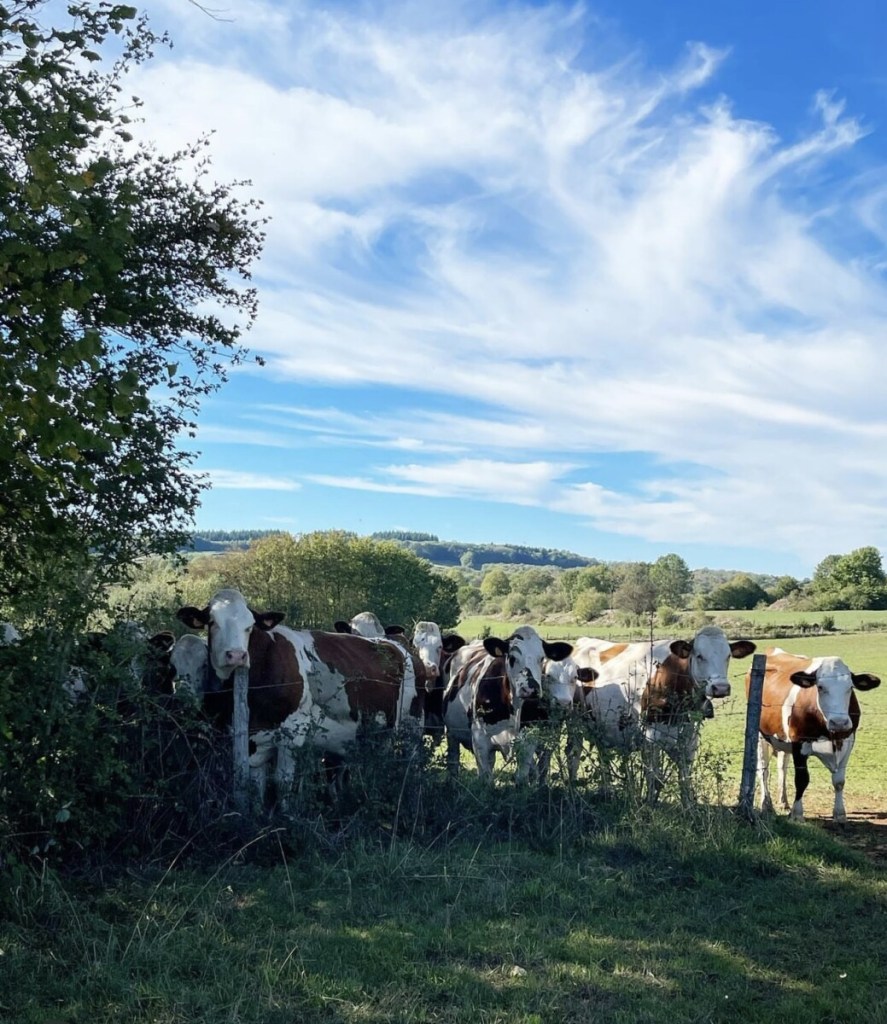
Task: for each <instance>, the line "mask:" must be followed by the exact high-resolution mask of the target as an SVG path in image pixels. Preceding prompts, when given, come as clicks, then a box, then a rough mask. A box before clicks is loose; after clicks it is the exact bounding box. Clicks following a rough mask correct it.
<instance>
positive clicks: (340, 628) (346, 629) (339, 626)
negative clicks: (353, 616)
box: [333, 619, 354, 633]
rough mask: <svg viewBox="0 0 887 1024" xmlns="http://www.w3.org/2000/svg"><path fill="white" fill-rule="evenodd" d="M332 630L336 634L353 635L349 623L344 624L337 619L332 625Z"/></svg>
mask: <svg viewBox="0 0 887 1024" xmlns="http://www.w3.org/2000/svg"><path fill="white" fill-rule="evenodd" d="M333 629H334V630H335V631H336V632H337V633H353V632H354V630H353V629H352V628H351V623H350V622H346V621H345V620H344V619H337V620H336V621H335V622H334V623H333Z"/></svg>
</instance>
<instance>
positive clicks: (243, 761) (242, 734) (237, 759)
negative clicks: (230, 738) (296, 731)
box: [233, 668, 250, 812]
mask: <svg viewBox="0 0 887 1024" xmlns="http://www.w3.org/2000/svg"><path fill="white" fill-rule="evenodd" d="M248 693H249V669H248V668H238V669H235V671H234V723H233V724H234V803H235V804H236V805H237V807H238V808H239V809H240V810H241V811H244V812H245V811H247V810H248V809H249V805H250V779H249V703H248V701H247V695H248Z"/></svg>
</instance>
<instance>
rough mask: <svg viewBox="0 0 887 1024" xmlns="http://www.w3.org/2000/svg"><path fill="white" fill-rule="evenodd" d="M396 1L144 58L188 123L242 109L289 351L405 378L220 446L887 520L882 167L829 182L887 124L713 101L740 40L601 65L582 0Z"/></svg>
mask: <svg viewBox="0 0 887 1024" xmlns="http://www.w3.org/2000/svg"><path fill="white" fill-rule="evenodd" d="M180 6H181V5H178V4H174V5H169V6H168V7H167V8H166V10H168V12H169V16H170V17H172V18H186V19H187V20H188V21H189V22H193V21H194V18H195V15H194V12H193V11H187V13H185V14H183V13H182V11H181V10H180ZM184 7H185V8H187V7H188V5H184ZM371 10H373V9H372V8H360V11H365V12H366V11H371ZM373 14H374V16H373V17H370V16H368V15H361V13H359V11H357V12H356V11H355V10H353V9H351V8H349V7H345V6H343V7H341V8H339V9H336V8H327V9H320V8H317V7H315V6H314V5H310V4H303V5H293V6H288V7H285V6H282V5H281V6H277V5H274V4H250V5H249V7H248V8H244V7H240V6H239V7H238V9H237V11H236V15H237V19H238V20H237V24H236V27H234V28H232V27H231V26H230V25H227V26H226V25H225V24H224V23H219V24H215V23H214V24H210V25H207V24H204V23H201V24H202V27H203V29H204V32H203V33H202V34H200V33H197V34H195V33H193V32H189V33H187V34H186V39H185V40H184V41H185V42H186V44H187V43H189V42H190V44H191V51H190V52H189V53H188V54H187V56H186V57H185V58H184V59H182V58H179V57H178V56H177V55H176V51H174V52H173V56H172V58H171V59H169V60H167V59H164V60H163V61H162V62H158V63H156V64H155V65H153V66H149V68H148V69H147V70H145V71H142V72H140V73H139V74H138V76H137V82H136V83H135V84H136V90H137V91H138V92H139V93H140V94H141V95H142V96H143V97H144V99H145V101H146V116H147V120H148V124H149V125H150V129H151V131H152V134H154V135H155V136H157V137H158V138H159V141H160V143H161V144H162V145H164V146H165V147H167V148H168V147H170V146H172V145H173V144H176V143H180V142H182V141H184V140H185V139H188V138H193V137H195V136H196V135H198V134H200V133H201V132H202V131H205V130H206V129H208V128H215V129H216V130H217V134H216V136H215V137H214V140H213V146H212V151H213V154H214V167H215V170H216V172H217V174H218V175H219V176H220V177H223V178H242V177H248V178H251V179H253V181H254V182H255V192H256V193H257V194H258V195H261V196H262V197H263V198H264V199H265V200H266V203H267V208H268V212H269V213H270V215H271V217H272V222H271V224H270V226H269V230H268V246H267V255H266V258H265V260H264V262H263V263H262V265H261V266H260V267H259V268H258V275H257V277H258V280H259V282H260V286H261V288H262V307H261V312H260V319H259V322H258V324H257V327H256V329H255V331H254V333H253V335H252V336H251V338H250V339H249V341H250V344H251V346H252V347H254V348H255V349H257V350H259V351H261V352H263V353H264V354H265V355H266V356H267V358H268V372H269V373H270V374H272V375H273V376H274V377H275V378H278V379H287V380H290V381H292V382H293V383H294V385H295V386H302V385H305V384H310V385H313V386H317V385H319V386H324V387H331V388H332V387H347V388H349V389H354V390H357V389H366V388H372V389H378V388H381V387H384V388H388V389H391V394H392V399H391V401H390V402H388V403H386V406H385V409H384V411H382V412H378V411H375V412H372V413H365V412H361V413H358V412H355V411H354V410H353V409H352V406H351V403H350V402H343V403H342V407H341V408H336V407H332V408H331V407H330V406H329V401H330V399H329V397H328V395H327V393H326V392H323V393H322V398H321V399H319V405H320V406H321V407H320V408H317V409H312V408H308V400H307V398H305V396H304V395H303V394H300V397H299V400H298V401H297V402H296V403H294V405H295V406H297V408H294V409H289V410H287V409H284V408H279V407H277V408H271V407H268V406H267V405H266V406H265V407H255V408H253V409H251V410H243V411H242V414H243V417H244V419H245V420H250V419H251V420H252V423H250V425H244V423H243V422H241V423H238V424H235V425H232V424H228V425H226V426H224V427H222V426H216V425H214V424H208V425H204V426H202V427H201V438H202V439H206V440H225V439H229V440H232V441H235V442H236V441H242V442H244V443H252V444H259V445H266V444H268V445H270V444H275V443H277V444H281V443H283V442H282V441H280V440H278V441H276V442H275V438H277V437H278V436H282V437H288V436H289V434H288V433H287V432H298V433H301V434H304V433H305V432H306V431H307V432H308V433H310V434H312V435H313V436H314V437H315V439H317V440H318V441H319V442H320V443H322V444H324V445H327V446H329V447H336V446H345V445H354V446H357V447H361V448H364V449H368V450H372V449H376V448H390V449H391V450H393V451H397V450H401V451H408V452H410V457H411V459H413V461H411V463H410V464H409V465H396V464H395V465H384V466H376V467H373V466H367V468H366V470H365V471H364V472H361V473H359V474H353V473H346V472H342V473H336V472H334V471H332V472H325V473H323V474H314V475H313V476H312V479H313V480H314V481H315V482H318V481H319V482H323V483H325V484H327V485H331V486H339V487H348V488H358V489H371V490H376V491H379V492H383V491H384V492H392V493H418V494H426V495H441V494H447V495H456V496H459V497H471V498H487V499H491V500H497V501H505V502H514V503H518V504H528V503H529V504H532V503H537V504H540V505H545V506H547V507H551V508H553V509H556V510H559V511H563V512H567V513H569V514H571V515H575V516H578V517H581V518H582V519H583V520H587V521H589V522H592V523H594V524H595V525H596V526H597V527H599V528H604V529H608V530H613V531H616V532H619V533H622V534H627V535H633V536H638V537H643V538H646V539H650V540H657V541H659V540H662V541H667V540H668V539H669V538H675V539H681V540H684V541H687V542H690V541H694V540H702V539H706V540H710V541H713V542H714V541H718V540H723V539H724V537H725V535H726V536H727V537H729V538H733V539H735V540H736V542H737V543H738V542H740V540H741V542H742V543H749V544H756V545H759V546H763V547H774V548H780V547H786V548H789V549H791V550H794V551H796V552H803V554H804V556H805V557H816V555H817V553H819V552H820V551H821V550H822V548H823V545H825V548H826V550H832V549H833V548H835V547H836V546H837V545H838V544H839V543H849V544H851V545H852V544H853V541H854V539H855V538H858V536H859V535H860V534H861V533H865V532H866V531H869V532H870V534H871V536H872V537H873V538H874V540H875V542H877V541H878V540H880V541H881V542H887V535H885V533H884V529H885V528H884V526H883V525H882V523H881V521H880V520H879V519H878V514H877V510H878V509H879V508H882V507H883V505H884V503H885V502H887V479H885V474H884V469H883V459H882V456H881V454H880V453H881V452H882V451H883V445H884V441H885V431H887V425H885V420H884V417H883V415H882V414H881V413H880V409H881V408H882V405H883V395H882V382H883V374H882V372H881V366H882V364H883V356H882V352H883V342H882V335H883V328H882V324H883V322H884V315H885V313H887V291H885V288H884V283H883V281H882V280H881V279H880V278H879V277H878V276H877V274H874V273H872V272H871V271H870V270H869V269H868V266H867V262H866V260H864V259H848V258H847V257H846V255H845V253H846V251H847V249H846V244H845V241H846V237H847V234H848V233H849V234H852V233H853V232H855V231H859V230H861V229H864V228H866V227H867V228H868V229H869V230H870V231H872V232H873V234H874V236H875V237H876V238H877V237H880V239H881V240H883V239H884V238H885V237H887V227H885V225H887V216H885V214H884V210H885V208H887V203H885V199H884V196H885V193H884V189H883V186H882V184H881V181H882V178H880V177H879V176H877V175H873V176H866V175H865V174H861V175H860V177H859V179H858V181H855V182H853V183H852V184H847V183H846V182H845V183H844V184H843V185H842V187H841V189H839V190H836V189H829V188H827V187H825V186H823V185H822V183H817V185H816V187H812V186H811V184H810V180H811V179H810V175H811V169H814V168H816V167H817V166H820V165H822V164H823V163H824V162H826V161H828V160H830V159H832V158H834V157H835V155H836V154H839V153H842V152H846V151H847V150H848V149H850V148H851V147H854V146H857V145H859V143H860V142H861V140H863V139H864V138H865V135H866V131H867V129H866V128H865V127H864V125H863V123H862V120H861V118H860V117H857V116H854V115H853V114H848V113H847V112H846V111H845V109H844V105H843V101H842V100H841V98H840V97H839V96H834V95H831V94H827V93H825V92H822V93H819V94H817V96H815V97H812V98H811V101H812V109H813V112H814V115H815V116H816V117H817V118H818V123H817V124H816V125H815V126H814V127H813V128H812V129H811V130H810V131H809V132H808V133H807V134H806V135H805V136H803V137H801V138H798V139H794V140H792V141H791V142H789V143H786V142H783V141H782V140H781V139H779V138H778V136H777V135H776V133H775V132H774V131H773V129H772V128H771V127H770V126H769V125H767V124H764V123H759V122H752V121H748V120H743V119H741V118H740V117H738V116H737V115H736V114H735V113H734V112H733V110H732V108H731V106H730V104H729V102H728V101H727V100H726V99H717V100H714V101H713V100H712V99H711V97H710V95H707V96H706V99H705V101H703V100H702V99H700V98H698V95H697V94H698V93H699V90H701V89H703V88H705V87H707V86H709V85H710V84H711V83H712V82H716V80H717V73H718V70H719V68H720V66H721V64H722V63H723V62H724V61H727V60H729V59H730V56H729V52H728V51H726V50H715V49H713V48H712V47H710V46H707V45H706V44H705V43H704V42H703V43H694V44H692V45H690V46H689V47H688V49H687V51H686V52H685V53H684V54H676V56H675V61H674V63H673V65H672V67H671V68H670V69H666V70H665V71H660V70H655V69H644V68H643V67H641V66H639V64H638V62H637V60H633V59H626V60H625V61H623V62H621V63H613V64H611V65H607V66H603V65H601V66H594V65H590V64H589V63H588V62H587V58H582V59H580V58H579V56H578V54H579V51H580V49H581V47H580V45H579V41H578V40H579V38H580V37H581V34H582V32H584V31H587V30H588V29H587V22H586V21H585V20H584V19H585V15H584V13H583V10H582V8H581V7H570V8H566V7H560V6H558V5H546V6H544V7H542V8H515V9H514V10H511V11H504V12H498V13H496V12H491V11H490V10H489V9H486V8H484V7H482V6H481V7H479V8H476V9H471V12H470V13H469V8H468V7H467V6H466V7H465V8H464V9H463V8H460V7H459V6H454V7H453V8H452V9H450V8H449V7H448V8H447V10H446V12H445V13H444V12H441V11H438V12H437V13H436V14H435V13H427V12H426V13H423V11H422V10H421V9H420V8H419V7H404V6H402V7H397V6H396V5H395V6H393V7H378V8H376V9H374V10H373ZM395 15H400V16H399V17H396V16H395ZM191 27H192V28H193V25H192V26H191ZM201 40H202V41H201ZM220 53H222V54H224V56H223V57H222V58H220V57H219V54H220ZM405 394H409V395H410V397H408V398H405V397H404V395H405ZM425 398H427V399H428V400H429V401H428V407H427V408H426V407H425V405H424V399H425ZM255 423H257V424H258V428H257V427H256V426H254V425H253V424H255ZM272 427H273V428H274V429H273V430H271V429H263V428H272ZM278 430H280V431H283V432H284V433H283V434H282V435H278V434H277V431H278ZM600 452H616V453H619V452H625V453H637V452H644V453H647V455H648V457H649V460H653V461H655V462H656V463H657V466H658V469H659V472H658V473H657V479H656V480H630V481H627V482H626V483H624V484H622V485H618V486H613V487H609V486H608V487H605V486H603V485H602V484H601V483H600V482H599V481H598V480H596V479H595V474H594V472H593V471H592V470H587V471H585V472H584V473H583V470H582V466H583V463H584V461H585V459H584V456H587V455H589V454H594V453H600ZM463 454H464V455H466V456H467V455H469V454H470V456H471V457H470V458H469V457H465V458H460V457H458V456H460V455H463ZM688 464H690V465H692V467H693V479H692V480H688V479H687V477H686V466H687V465H688ZM583 475H584V476H585V477H587V479H585V480H581V479H580V478H581V477H582V476H583ZM220 479H221V480H222V481H223V482H222V483H221V484H218V486H235V484H234V483H232V482H231V481H232V480H238V481H246V480H249V479H250V476H249V474H230V475H229V476H228V477H227V478H226V477H225V476H224V475H223V476H222V477H220ZM226 479H227V483H226V482H225V480H226ZM260 479H265V480H267V479H268V478H260ZM271 479H272V481H274V480H276V478H271ZM577 481H578V482H577ZM814 482H815V483H814ZM241 485H242V486H259V485H258V484H255V483H253V484H248V483H243V484H237V486H241ZM263 486H270V484H267V483H266V484H265V485H263ZM275 486H285V487H287V488H289V489H292V488H294V487H296V486H298V485H297V484H295V483H293V482H292V481H285V480H284V481H279V480H277V481H276V484H275ZM856 495H862V496H863V497H861V498H860V497H853V496H856ZM839 538H845V540H843V541H840V542H839ZM866 542H868V541H866Z"/></svg>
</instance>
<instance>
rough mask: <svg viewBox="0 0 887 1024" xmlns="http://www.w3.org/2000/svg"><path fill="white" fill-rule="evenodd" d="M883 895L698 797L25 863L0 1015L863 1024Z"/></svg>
mask: <svg viewBox="0 0 887 1024" xmlns="http://www.w3.org/2000/svg"><path fill="white" fill-rule="evenodd" d="M546 799H549V800H550V797H545V796H544V795H540V794H528V795H526V796H525V799H524V804H523V807H524V813H525V814H527V815H534V814H537V813H538V812H539V811H540V809H541V808H540V801H545V800H546ZM517 806H518V805H517V802H515V807H517ZM266 842H267V843H269V844H271V846H272V848H273V846H274V843H275V839H274V837H270V838H269V839H267V840H266ZM272 852H273V851H272ZM885 909H887V879H885V877H884V874H883V873H882V872H879V871H878V870H877V869H875V868H874V867H872V866H870V865H869V864H868V863H867V862H866V861H865V860H864V859H863V857H862V855H861V854H857V853H854V852H852V851H848V850H847V849H846V848H845V847H843V846H841V845H840V844H839V843H837V842H836V841H835V840H834V839H832V838H831V837H830V836H829V835H828V834H827V833H825V832H823V831H822V830H821V829H819V828H817V827H816V826H813V825H807V826H793V825H790V824H789V823H787V822H784V821H783V822H774V823H772V825H771V826H768V827H767V828H761V827H753V826H749V825H745V824H742V823H741V822H739V821H738V819H736V818H735V817H734V816H733V815H732V814H730V812H728V811H725V810H719V809H705V808H703V809H702V810H700V811H698V812H696V813H695V814H694V815H691V816H687V815H685V814H682V813H679V812H677V811H676V809H675V808H669V807H661V808H657V809H652V810H651V809H649V808H635V809H634V811H633V812H631V813H626V814H617V813H612V812H611V813H609V814H608V815H602V817H601V819H600V821H599V825H598V827H597V828H596V829H595V830H593V831H587V832H586V833H585V834H583V835H580V836H574V837H572V838H571V841H570V842H569V844H567V845H562V844H561V842H560V840H559V839H558V837H557V836H552V837H550V840H549V841H548V842H545V843H541V844H539V843H532V844H528V843H527V842H525V841H522V840H521V839H519V838H516V837H514V836H509V835H508V834H507V832H506V833H502V834H498V835H488V836H487V838H486V839H485V840H484V841H479V842H471V843H467V842H465V841H461V840H459V841H454V842H449V841H446V840H445V838H444V837H441V839H440V841H439V842H437V843H434V844H431V845H430V846H419V845H414V844H412V843H409V842H402V841H396V842H391V843H388V844H383V845H367V844H360V843H355V844H350V845H347V846H345V847H344V848H343V849H342V850H341V851H340V852H339V853H338V854H336V855H334V856H329V855H327V856H326V857H322V856H320V855H304V856H302V857H301V858H299V859H295V860H288V861H285V860H284V859H283V857H282V856H281V857H280V859H279V861H278V863H277V864H276V865H273V864H272V865H270V866H266V867H257V866H256V865H254V864H253V865H250V864H244V863H228V864H226V865H225V866H223V867H222V868H220V869H218V870H217V871H215V872H214V873H209V874H198V873H194V872H191V871H184V870H183V871H177V872H171V873H169V874H167V875H165V876H161V877H159V878H156V879H154V878H149V877H141V876H139V874H138V873H135V874H132V873H131V874H127V875H125V876H118V877H116V878H110V879H107V880H104V881H103V882H102V884H97V883H95V884H92V885H77V886H74V885H73V884H72V883H68V884H67V885H66V886H65V887H64V888H62V887H61V886H60V885H58V884H57V883H54V882H52V881H51V880H49V879H45V880H44V882H43V884H42V886H41V887H40V889H39V893H38V895H37V898H36V899H33V900H31V901H30V903H29V907H28V909H27V910H26V911H23V912H22V913H21V914H20V915H19V916H18V917H17V918H14V919H11V920H6V921H4V922H0V951H2V954H0V1020H2V1021H3V1022H4V1024H6V1022H9V1024H87V1022H88V1024H111V1022H114V1024H118V1022H120V1021H126V1022H127V1024H186V1022H187V1024H293V1022H300V1024H366V1022H371V1024H383V1022H384V1024H422V1022H427V1024H431V1022H434V1024H450V1022H452V1024H465V1022H474V1021H478V1022H495V1024H537V1022H538V1024H593V1022H602V1024H603V1022H607V1024H644V1022H649V1024H673V1022H675V1021H687V1022H689V1021H711V1022H720V1021H723V1022H729V1021H735V1020H742V1021H744V1022H752V1024H795V1022H797V1024H809V1022H810V1021H823V1022H824V1021H852V1020H865V1021H872V1022H876V1024H879V1022H884V1021H887V1010H885V1007H887V988H885V983H887V982H885V976H884V973H883V970H882V965H883V964H884V963H885V962H887V931H885V930H884V929H883V927H881V924H882V921H883V914H884V911H885ZM826 923H827V926H823V925H825V924H826Z"/></svg>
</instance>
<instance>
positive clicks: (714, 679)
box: [669, 626, 755, 699]
mask: <svg viewBox="0 0 887 1024" xmlns="http://www.w3.org/2000/svg"><path fill="white" fill-rule="evenodd" d="M669 650H670V651H671V653H672V654H673V655H674V656H675V657H676V658H679V659H680V660H681V661H686V662H687V672H688V674H689V676H690V678H691V679H692V680H693V683H694V684H695V685H696V686H697V687H698V688H699V689H700V690H701V691H702V692H703V693H704V694H705V696H706V698H708V699H711V698H712V697H729V696H730V681H729V680H728V679H727V667H728V666H729V664H730V658H731V657H734V658H747V657H748V656H749V655H751V654H754V651H755V645H754V644H753V643H752V642H751V641H750V640H734V641H733V642H732V643H730V642H729V641H728V640H727V637H726V634H725V633H724V631H723V630H722V629H720V628H719V627H718V626H704V627H703V628H702V629H700V630H699V632H698V633H697V634H696V636H695V637H694V638H693V639H692V640H689V641H687V640H675V641H673V642H672V643H671V644H670V646H669Z"/></svg>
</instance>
